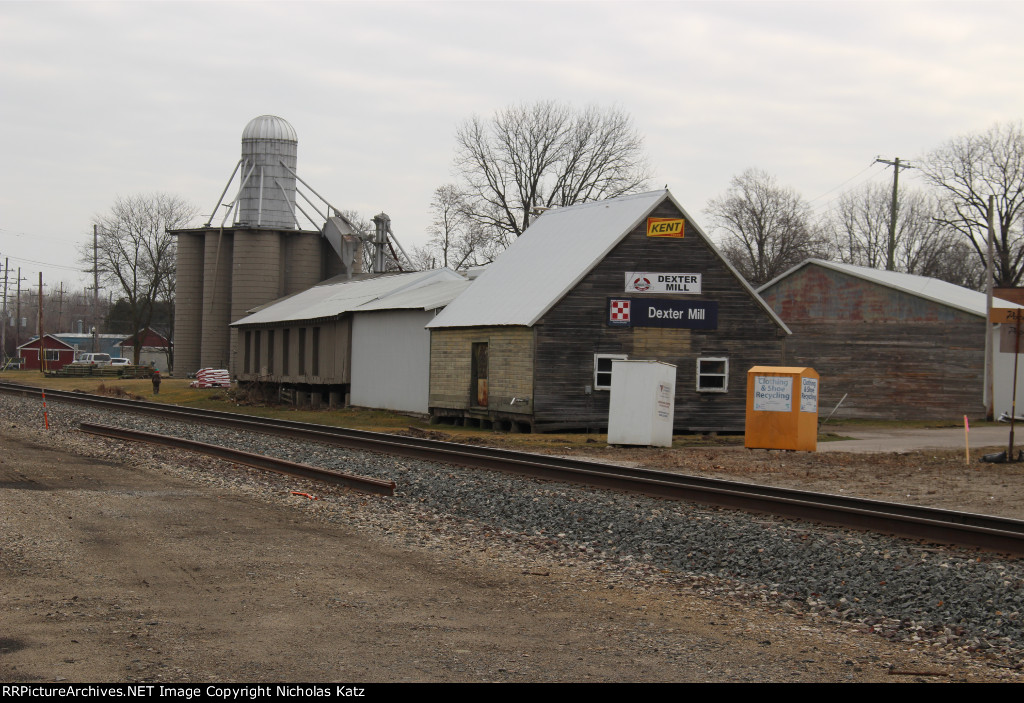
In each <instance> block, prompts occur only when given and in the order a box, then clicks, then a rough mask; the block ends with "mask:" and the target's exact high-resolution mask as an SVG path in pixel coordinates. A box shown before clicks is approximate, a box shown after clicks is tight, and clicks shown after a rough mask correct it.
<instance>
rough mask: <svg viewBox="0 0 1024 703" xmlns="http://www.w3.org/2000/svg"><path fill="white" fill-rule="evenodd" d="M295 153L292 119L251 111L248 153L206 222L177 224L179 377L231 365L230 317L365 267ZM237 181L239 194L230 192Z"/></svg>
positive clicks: (347, 229) (354, 241)
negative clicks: (179, 227)
mask: <svg viewBox="0 0 1024 703" xmlns="http://www.w3.org/2000/svg"><path fill="white" fill-rule="evenodd" d="M297 157H298V138H297V136H296V133H295V129H294V128H293V127H292V126H291V125H290V124H289V123H288V121H287V120H284V119H282V118H281V117H277V116H274V115H261V116H260V117H257V118H255V119H253V120H252V121H250V122H249V124H247V125H246V127H245V129H244V130H243V131H242V155H241V158H240V159H239V160H238V162H237V163H236V165H235V169H234V171H233V172H232V174H231V177H230V178H229V180H228V184H227V185H226V186H225V188H224V191H223V192H222V193H221V196H220V199H219V200H218V202H217V205H216V206H215V207H214V210H213V214H211V215H210V218H209V219H208V220H207V222H206V225H205V226H203V227H199V228H195V229H183V230H176V231H175V232H174V234H175V235H176V236H177V240H178V266H177V279H176V280H177V283H176V286H177V289H176V298H177V302H176V312H175V324H174V342H175V354H174V373H175V375H176V376H185V375H187V374H189V373H194V372H195V371H196V370H197V369H199V368H204V367H218V368H229V369H232V370H233V369H234V368H235V366H236V364H235V358H234V357H235V349H236V342H235V334H234V332H233V331H232V330H231V328H230V327H229V325H230V323H231V322H232V321H233V320H237V319H239V318H241V317H244V316H245V314H246V313H247V312H248V311H249V310H251V309H253V308H255V307H258V306H260V305H263V304H265V303H269V302H270V301H272V300H276V299H278V298H281V297H283V296H285V295H290V294H292V293H297V292H299V291H302V290H305V289H307V288H309V287H310V286H312V285H315V284H316V283H319V282H320V281H323V280H326V279H327V278H330V277H332V276H335V275H338V274H341V273H348V274H349V275H351V274H352V273H354V272H358V271H360V270H361V269H360V252H359V246H358V244H359V237H358V236H356V235H357V233H356V232H355V231H354V228H353V227H352V226H351V225H350V224H349V223H348V221H347V220H346V219H345V218H344V217H343V216H342V215H341V214H340V212H339V211H338V210H337V209H336V208H334V207H333V206H332V205H330V203H328V202H327V201H326V200H324V199H323V198H322V197H321V196H320V195H319V194H317V193H316V191H314V190H313V189H312V188H310V187H309V186H308V185H307V184H306V183H305V182H304V181H303V180H302V179H301V178H300V177H299V176H298V173H297ZM236 182H237V187H236V189H235V191H234V192H235V197H234V199H233V200H231V201H225V196H226V195H227V194H228V192H229V191H230V190H231V188H232V184H234V183H236ZM300 186H304V187H305V190H306V191H308V193H309V194H307V193H306V192H304V190H303V189H302V188H301V187H300ZM303 203H305V207H303ZM222 210H223V211H224V213H223V217H222V219H221V221H220V222H219V223H217V222H215V221H214V220H215V217H216V215H217V214H218V212H221V211H222ZM343 256H344V258H345V263H343V258H342V257H343Z"/></svg>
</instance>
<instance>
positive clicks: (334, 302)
mask: <svg viewBox="0 0 1024 703" xmlns="http://www.w3.org/2000/svg"><path fill="white" fill-rule="evenodd" d="M468 285H469V282H468V281H466V280H465V279H464V278H463V277H462V276H460V275H459V274H458V273H456V272H454V271H451V270H450V269H436V270H433V271H417V272H413V273H388V274H359V275H356V276H354V277H353V278H351V279H348V278H345V277H338V278H335V279H332V280H330V281H326V282H324V283H321V284H319V285H316V286H313V287H312V288H309V289H307V290H305V291H302V292H301V293H297V294H295V295H292V296H289V297H286V298H282V299H280V300H277V301H274V302H272V303H269V304H268V305H266V306H263V307H261V308H258V309H256V310H255V311H253V312H252V314H250V315H247V316H246V317H244V318H242V319H240V320H238V321H236V322H235V323H233V324H232V327H234V328H236V329H237V330H239V333H240V352H241V354H240V355H241V364H240V370H239V371H238V373H237V374H236V375H237V378H238V380H239V381H241V382H243V383H257V382H258V383H263V384H273V385H277V386H281V387H285V388H292V389H296V390H298V391H300V392H301V393H309V394H311V396H310V397H311V400H312V402H313V403H314V404H318V403H319V402H320V399H321V397H322V396H323V394H325V393H326V394H328V397H329V398H332V399H333V402H334V403H335V404H337V403H339V402H340V401H341V399H342V398H344V397H345V396H346V395H349V394H351V395H350V399H349V401H348V402H350V403H352V404H356V405H362V406H365V407H374V408H387V409H392V410H403V411H411V412H426V392H427V374H428V365H429V361H428V360H429V356H430V347H429V333H428V332H427V331H426V330H425V328H424V327H425V325H426V324H427V322H429V321H430V320H431V319H433V316H434V314H435V310H437V309H438V308H441V307H444V305H446V304H447V303H448V302H449V301H450V300H451V299H452V298H454V297H455V296H456V295H458V294H459V292H461V291H462V290H463V289H464V288H465V287H466V286H468Z"/></svg>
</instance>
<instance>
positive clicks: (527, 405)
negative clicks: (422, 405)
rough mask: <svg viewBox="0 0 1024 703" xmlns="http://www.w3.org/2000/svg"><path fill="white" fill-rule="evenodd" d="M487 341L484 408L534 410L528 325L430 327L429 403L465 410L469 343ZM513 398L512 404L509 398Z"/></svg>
mask: <svg viewBox="0 0 1024 703" xmlns="http://www.w3.org/2000/svg"><path fill="white" fill-rule="evenodd" d="M481 342H485V343H487V347H488V351H487V353H488V388H489V392H488V395H487V410H488V411H491V412H495V413H512V414H516V415H524V416H525V415H531V414H532V413H533V372H534V364H533V330H532V329H530V328H528V327H464V328H455V329H437V330H431V332H430V407H431V408H442V409H454V410H469V409H470V408H471V407H472V406H473V405H474V404H473V402H472V395H471V386H472V383H471V373H472V356H473V344H474V343H481ZM513 398H514V399H515V401H516V402H515V403H514V404H513V402H512V400H513Z"/></svg>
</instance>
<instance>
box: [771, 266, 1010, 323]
mask: <svg viewBox="0 0 1024 703" xmlns="http://www.w3.org/2000/svg"><path fill="white" fill-rule="evenodd" d="M810 265H816V266H821V267H822V268H827V269H832V270H833V271H839V272H840V273H845V274H848V275H850V276H855V277H857V278H861V279H864V280H865V281H871V282H872V283H877V284H878V285H882V286H885V287H887V288H893V289H895V290H898V291H902V292H904V293H909V294H910V295H915V296H917V297H919V298H924V299H925V300H930V301H932V302H934V303H939V304H940V305H945V306H947V307H950V308H954V309H956V310H961V311H963V312H966V313H970V314H972V315H977V316H979V317H987V315H988V312H987V309H988V302H987V296H986V295H985V294H984V293H979V292H978V291H976V290H971V289H970V288H964V287H963V286H958V285H956V284H955V283H949V282H948V281H940V280H939V279H937V278H928V277H927V276H916V275H914V274H911V273H900V272H898V271H880V270H878V269H873V268H868V267H866V266H854V265H853V264H841V263H837V262H835V261H825V260H823V259H807V260H806V261H802V262H801V263H799V264H797V265H796V266H794V267H793V268H791V269H789V270H788V271H786V272H785V273H783V274H781V275H779V276H776V277H775V278H773V279H772V280H770V281H768V282H767V283H765V284H764V285H763V286H761V287H760V288H758V289H757V292H758V293H762V292H764V291H766V290H768V289H769V288H771V287H772V286H774V285H775V284H776V283H778V282H779V281H781V280H783V279H784V278H787V277H788V276H790V275H791V274H793V273H795V272H796V271H798V270H799V269H801V268H803V267H804V266H810ZM997 307H1006V308H1016V307H1021V306H1019V305H1017V304H1016V303H1011V302H1009V301H1005V300H1000V301H999V302H998V305H997Z"/></svg>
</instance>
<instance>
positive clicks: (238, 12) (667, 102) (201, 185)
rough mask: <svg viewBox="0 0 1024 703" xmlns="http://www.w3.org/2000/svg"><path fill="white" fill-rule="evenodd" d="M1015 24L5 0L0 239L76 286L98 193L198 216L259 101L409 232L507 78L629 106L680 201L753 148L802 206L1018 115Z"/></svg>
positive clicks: (724, 180)
mask: <svg viewBox="0 0 1024 703" xmlns="http://www.w3.org/2000/svg"><path fill="white" fill-rule="evenodd" d="M1022 27H1024V3H1021V2H985V1H983V0H975V1H973V2H934V1H932V2H895V1H893V0H885V1H884V2H881V1H879V2H875V1H869V0H861V1H859V2H852V1H846V2H844V1H837V2H826V1H824V0H819V1H817V2H772V1H763V2H740V1H736V2H722V1H720V0H719V1H717V2H436V1H423V2H382V1H379V0H378V1H377V2H225V3H212V2H202V3H200V2H166V3H159V2H113V3H98V2H71V3H57V2H38V1H36V2H3V1H0V133H2V134H3V151H2V157H0V158H2V168H0V179H2V180H0V257H11V266H12V268H15V267H17V266H21V267H22V275H23V276H24V277H26V278H28V279H29V282H28V283H29V284H30V285H35V283H36V281H37V276H38V274H37V272H38V271H40V270H42V271H43V273H44V279H45V280H46V282H47V283H48V285H49V284H50V283H53V285H55V286H56V282H57V281H58V280H64V281H66V282H67V283H69V284H72V285H73V286H81V285H82V284H83V283H85V282H86V277H85V276H84V275H82V274H80V273H77V272H78V271H79V269H80V268H81V267H80V266H79V264H78V263H77V248H78V247H79V246H80V245H81V244H82V243H83V242H86V241H91V232H92V228H91V221H92V218H93V216H94V215H95V214H96V213H102V212H104V211H106V210H107V209H109V207H110V205H111V203H112V202H113V201H114V199H115V198H116V197H117V196H124V195H132V194H136V193H145V192H156V191H161V192H168V193H172V194H175V195H178V196H181V197H183V198H185V199H187V200H190V201H192V202H194V203H195V204H196V205H197V206H198V207H199V209H200V211H201V212H203V213H205V214H206V215H208V214H209V213H210V211H211V210H212V209H213V208H214V206H215V205H216V202H217V198H218V196H219V195H220V192H221V190H222V189H223V188H224V186H225V185H226V183H227V179H228V176H229V175H230V173H231V170H232V169H233V168H234V165H235V163H236V161H237V160H238V158H239V155H240V148H241V146H240V141H241V133H242V129H243V128H244V127H245V125H246V123H248V122H249V120H250V119H252V118H253V117H256V116H258V115H262V114H274V115H279V116H281V117H283V118H285V119H286V120H288V121H289V122H290V123H291V124H292V125H293V126H294V127H295V130H296V132H297V133H298V138H299V160H298V172H299V175H300V176H301V177H303V179H305V180H306V181H307V182H309V183H310V185H312V186H313V187H314V188H315V189H316V190H317V191H318V192H320V193H321V194H322V195H324V196H325V197H326V198H327V199H328V200H329V201H331V202H332V204H334V205H336V206H337V207H339V208H342V209H352V210H356V211H358V212H359V213H361V214H362V215H364V216H366V217H370V216H372V215H373V214H375V213H377V212H381V211H384V212H387V213H388V214H389V215H390V216H391V219H392V227H393V229H394V231H395V233H396V234H397V235H398V237H399V239H400V241H401V242H402V243H403V245H404V246H405V248H406V249H411V248H412V247H415V246H419V245H422V244H423V243H424V241H425V240H426V238H427V235H426V232H425V230H426V227H427V226H428V224H429V221H430V216H429V211H428V208H429V204H430V199H431V196H432V194H433V191H434V189H435V188H437V187H438V186H441V185H443V184H445V183H448V182H452V181H453V180H454V179H453V175H452V155H453V148H454V132H455V129H456V127H457V125H458V124H459V123H460V122H461V121H463V120H465V119H466V118H468V117H470V116H472V115H474V114H478V115H483V116H487V115H491V114H492V113H493V112H494V111H495V110H496V109H499V108H502V107H504V106H507V105H509V104H511V103H517V102H524V101H525V102H532V101H536V100H547V99H554V100H562V101H565V102H567V103H570V104H571V105H573V106H576V107H580V108H582V107H585V106H586V105H588V104H591V103H596V104H598V105H607V106H611V105H615V106H618V107H620V108H621V109H623V110H624V111H625V112H627V113H629V114H631V115H632V117H633V119H634V120H635V125H636V128H637V130H638V131H639V132H640V134H642V135H643V136H644V138H645V140H646V146H647V150H648V154H649V158H650V162H651V166H652V167H653V171H654V174H655V176H654V179H653V180H652V181H651V186H652V189H653V188H660V187H662V186H664V185H666V184H667V185H668V186H669V188H670V190H671V191H672V193H673V194H674V195H675V197H676V199H677V200H678V201H679V202H680V203H681V204H682V205H683V207H685V208H686V209H687V210H688V211H689V212H690V214H691V215H692V216H693V217H694V218H695V219H696V220H697V221H698V222H703V220H704V219H705V217H704V215H703V210H704V207H705V205H706V203H707V201H708V199H709V198H712V197H715V196H717V195H720V194H721V193H723V192H724V191H725V189H726V188H727V187H728V185H729V180H730V178H732V177H733V176H734V175H736V174H738V173H741V172H742V171H744V170H745V169H747V168H749V167H759V168H762V169H765V170H767V171H768V172H770V173H772V174H774V175H775V176H777V178H778V179H779V181H780V182H781V183H782V184H784V185H788V186H792V187H794V188H796V189H797V190H798V191H799V192H800V193H802V194H803V195H804V197H805V198H806V199H808V200H810V201H811V204H812V206H814V208H815V209H816V211H818V212H823V211H825V210H826V209H827V207H828V205H829V203H830V201H831V200H832V199H834V198H835V197H837V196H838V194H839V193H840V192H841V191H842V189H844V188H848V187H850V186H854V185H858V184H860V183H861V182H863V181H864V180H870V179H879V180H883V181H885V182H889V180H890V179H891V173H892V171H891V169H889V170H886V168H885V167H884V166H882V165H880V164H876V165H874V166H871V164H872V161H873V160H874V159H875V157H876V156H882V157H883V158H887V159H892V158H893V157H896V156H899V157H901V158H903V159H905V160H906V159H909V160H911V162H913V159H915V158H916V157H919V156H921V155H923V154H925V153H926V152H928V151H929V150H931V149H933V148H935V147H937V146H939V145H940V144H942V142H944V141H946V140H948V139H950V138H952V137H955V136H957V135H960V134H965V133H970V132H979V131H984V130H986V129H988V128H989V127H990V126H992V125H993V124H994V123H996V122H997V121H1016V120H1020V119H1022V118H1024V42H1022V41H1021V40H1020V38H1019V36H1018V35H1019V32H1020V29H1021V28H1022ZM913 173H914V172H913V171H908V172H906V174H905V175H904V174H901V179H900V182H901V184H903V183H906V184H908V186H910V185H913V183H914V176H913ZM205 219H206V218H205V217H203V218H202V221H205ZM197 224H198V222H197ZM0 263H2V260H0ZM11 282H12V283H13V276H12V279H11ZM23 285H25V284H23Z"/></svg>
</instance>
